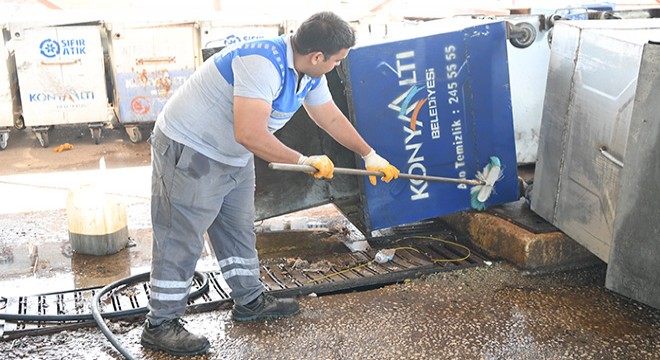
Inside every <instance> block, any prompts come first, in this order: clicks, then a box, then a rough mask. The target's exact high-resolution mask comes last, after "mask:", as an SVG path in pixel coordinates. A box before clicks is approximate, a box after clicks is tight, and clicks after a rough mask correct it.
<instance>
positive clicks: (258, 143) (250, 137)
mask: <svg viewBox="0 0 660 360" xmlns="http://www.w3.org/2000/svg"><path fill="white" fill-rule="evenodd" d="M270 112H271V105H270V104H269V103H268V102H266V101H264V100H262V99H251V98H246V97H241V96H235V97H234V137H235V138H236V141H237V142H238V143H239V144H241V145H243V146H245V148H246V149H248V150H250V151H251V152H252V153H254V155H256V156H258V157H260V158H261V159H263V160H265V161H267V162H281V163H289V164H295V163H296V162H298V159H300V156H301V154H300V153H299V152H297V151H295V150H293V149H291V148H289V147H288V146H286V145H284V144H283V143H282V142H281V141H280V140H279V139H277V138H276V137H275V135H273V134H271V133H270V132H269V131H268V119H269V117H270Z"/></svg>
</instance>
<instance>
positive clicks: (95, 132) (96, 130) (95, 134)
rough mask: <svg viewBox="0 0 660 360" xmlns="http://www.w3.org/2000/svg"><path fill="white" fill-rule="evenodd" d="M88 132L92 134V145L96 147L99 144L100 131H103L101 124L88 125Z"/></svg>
mask: <svg viewBox="0 0 660 360" xmlns="http://www.w3.org/2000/svg"><path fill="white" fill-rule="evenodd" d="M88 126H89V131H90V132H91V133H92V139H94V144H96V145H98V144H100V143H101V130H102V129H103V124H102V123H91V124H89V125H88Z"/></svg>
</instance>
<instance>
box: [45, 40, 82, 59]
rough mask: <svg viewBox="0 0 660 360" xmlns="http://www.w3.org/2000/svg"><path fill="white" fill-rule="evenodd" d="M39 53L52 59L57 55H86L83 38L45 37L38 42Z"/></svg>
mask: <svg viewBox="0 0 660 360" xmlns="http://www.w3.org/2000/svg"><path fill="white" fill-rule="evenodd" d="M39 51H40V52H41V55H43V56H44V57H46V58H48V59H52V58H54V57H56V56H58V55H86V54H87V49H86V45H85V39H68V40H53V39H45V40H43V41H42V42H41V43H40V44H39Z"/></svg>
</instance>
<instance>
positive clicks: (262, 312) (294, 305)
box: [231, 293, 300, 321]
mask: <svg viewBox="0 0 660 360" xmlns="http://www.w3.org/2000/svg"><path fill="white" fill-rule="evenodd" d="M299 312H300V306H299V305H298V301H296V299H278V298H275V297H274V296H272V295H268V294H263V293H262V294H261V295H259V297H258V298H256V299H255V300H253V301H252V302H251V303H249V304H247V305H238V304H236V303H234V309H233V310H232V313H231V315H232V317H233V319H234V320H236V321H251V320H257V319H273V318H279V317H287V316H291V315H295V314H297V313H299Z"/></svg>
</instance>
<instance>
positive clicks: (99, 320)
mask: <svg viewBox="0 0 660 360" xmlns="http://www.w3.org/2000/svg"><path fill="white" fill-rule="evenodd" d="M195 276H197V277H199V278H201V279H202V282H203V285H202V287H201V288H200V289H198V290H197V291H195V292H194V293H192V294H190V295H189V296H188V299H192V298H194V297H193V295H194V296H199V295H201V294H203V293H205V292H206V291H207V290H208V287H209V282H208V278H207V277H206V275H204V274H203V273H200V272H197V271H195ZM144 277H146V278H149V273H143V274H139V275H135V276H131V277H128V278H125V279H121V280H118V281H115V282H113V283H111V284H109V285H106V286H105V287H104V288H103V289H101V290H100V291H99V292H97V293H96V294H95V295H94V299H93V300H92V304H91V310H92V316H93V317H94V320H95V321H96V325H97V326H98V327H99V329H101V332H102V333H103V335H105V337H106V338H107V339H108V341H110V342H111V343H112V345H113V346H114V347H115V349H117V351H119V353H121V354H122V355H123V356H124V357H125V358H126V359H129V360H133V359H135V358H134V357H133V356H132V355H131V353H129V352H128V350H126V348H124V347H123V346H122V344H121V343H120V342H119V340H117V338H116V337H115V336H114V335H113V334H112V331H110V329H109V328H108V325H106V323H105V321H103V317H102V316H101V310H100V309H99V302H100V301H101V297H102V296H103V295H105V294H106V293H108V292H110V291H111V290H114V289H115V288H117V287H120V286H123V285H126V284H131V283H134V282H137V281H138V280H137V279H142V278H144ZM145 309H146V308H145Z"/></svg>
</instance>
